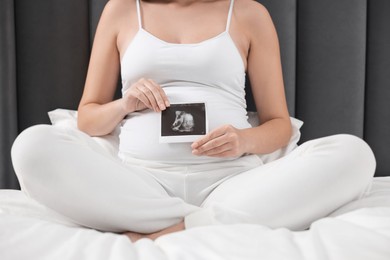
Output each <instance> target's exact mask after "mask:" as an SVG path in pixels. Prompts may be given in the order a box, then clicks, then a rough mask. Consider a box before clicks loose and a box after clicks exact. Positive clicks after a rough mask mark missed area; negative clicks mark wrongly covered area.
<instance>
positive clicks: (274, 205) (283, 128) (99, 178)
mask: <svg viewBox="0 0 390 260" xmlns="http://www.w3.org/2000/svg"><path fill="white" fill-rule="evenodd" d="M119 73H120V74H121V77H122V94H123V95H122V97H121V98H120V99H117V100H113V99H114V93H115V89H116V83H117V80H118V74H119ZM246 74H248V76H249V78H250V81H251V85H252V92H253V95H254V100H255V103H256V107H257V111H258V117H259V120H260V125H259V126H256V127H251V125H250V124H249V123H248V117H247V111H246V103H245V91H244V85H245V75H246ZM193 102H204V103H205V104H206V105H207V106H206V107H207V116H208V120H209V132H208V133H207V134H206V135H204V136H202V137H200V138H199V139H197V140H196V141H194V142H192V143H160V142H159V119H160V114H161V112H162V111H164V110H166V109H167V108H168V107H170V105H171V104H174V103H193ZM78 112H79V113H78V127H79V129H80V130H81V131H75V130H74V131H75V133H72V135H70V134H69V131H71V130H66V129H63V128H60V127H55V126H48V125H40V126H33V127H31V128H29V129H27V130H25V131H24V132H23V133H21V134H20V135H19V137H18V138H17V140H16V141H15V143H14V146H13V149H12V157H13V163H14V167H15V171H16V173H17V176H18V178H19V181H20V184H21V186H22V189H23V191H24V192H25V193H26V194H28V195H29V196H31V197H32V198H34V199H36V200H38V201H40V202H41V203H43V204H45V205H46V206H48V207H50V208H52V209H54V210H56V211H57V212H59V213H61V214H63V215H65V216H67V217H69V218H71V219H72V220H73V221H75V222H77V223H79V224H81V225H84V226H86V227H90V228H95V229H98V230H101V231H110V232H118V233H124V234H126V235H127V236H128V237H129V238H130V240H132V241H136V240H137V239H140V238H142V237H148V238H151V239H155V238H157V237H159V236H161V235H164V234H167V233H171V232H175V231H179V230H183V229H190V228H194V227H198V226H204V225H222V224H234V223H256V224H262V225H266V226H268V227H271V228H277V227H286V228H290V229H293V230H301V229H305V228H308V227H309V225H310V223H311V222H313V221H314V220H316V219H318V218H321V217H324V216H326V215H328V214H329V213H331V212H332V211H333V210H335V209H337V208H338V207H340V206H341V205H343V204H345V203H347V202H349V201H351V200H353V199H356V198H359V196H361V195H362V194H363V193H364V191H365V190H366V189H367V187H368V186H369V184H370V182H371V179H372V176H373V174H374V170H375V159H374V156H373V153H372V151H371V149H370V148H369V146H368V145H367V144H366V143H365V142H364V141H362V140H361V139H359V138H357V137H354V136H351V135H345V134H344V135H334V136H329V137H324V138H320V139H315V140H311V141H308V142H306V143H304V144H302V145H300V146H299V147H297V148H296V149H294V150H293V151H292V152H290V153H289V154H288V155H286V156H284V157H282V158H280V159H277V160H274V161H272V162H269V163H266V164H264V163H263V162H262V160H261V155H262V154H268V153H271V152H273V151H275V150H277V149H280V148H282V147H284V146H286V145H287V144H288V142H289V140H290V138H291V129H292V127H291V121H290V118H289V114H288V111H287V106H286V100H285V94H284V85H283V79H282V69H281V62H280V53H279V44H278V39H277V35H276V31H275V28H274V25H273V23H272V21H271V18H270V15H269V14H268V12H267V10H266V9H265V8H264V7H263V6H262V5H261V4H259V3H257V2H256V1H251V0H236V1H234V0H200V1H199V0H171V1H169V0H150V1H146V0H144V1H140V0H111V1H109V2H108V3H107V5H106V7H105V8H104V11H103V14H102V16H101V19H100V22H99V25H98V28H97V32H96V36H95V39H94V45H93V49H92V54H91V59H90V65H89V70H88V75H87V78H86V83H85V89H84V93H83V96H82V99H81V102H80V105H79V109H78ZM118 125H120V129H121V132H120V136H119V139H120V144H119V153H118V158H117V160H115V159H112V158H110V157H108V156H107V155H106V154H105V153H104V151H102V148H100V147H98V145H96V144H95V143H94V142H93V141H92V139H91V138H90V137H89V136H103V135H106V134H109V133H110V132H112V131H113V130H114V129H115V128H116V127H117V126H118ZM88 135H89V136H88Z"/></svg>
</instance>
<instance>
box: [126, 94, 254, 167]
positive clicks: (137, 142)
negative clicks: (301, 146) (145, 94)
mask: <svg viewBox="0 0 390 260" xmlns="http://www.w3.org/2000/svg"><path fill="white" fill-rule="evenodd" d="M166 93H167V95H168V98H169V100H170V102H171V103H177V102H180V103H182V102H206V104H207V111H206V113H207V117H208V124H209V131H212V130H213V129H215V128H217V127H219V126H222V125H226V124H230V125H233V126H234V127H236V128H240V129H242V128H248V127H250V124H249V123H248V121H247V116H246V110H245V109H244V108H240V107H237V106H234V104H233V105H232V103H231V101H230V100H223V99H221V96H220V95H218V96H215V95H213V94H210V92H207V95H183V94H182V91H181V92H180V93H174V92H173V91H170V92H169V91H166ZM198 94H199V93H198ZM188 96H190V97H188ZM200 97H201V98H200ZM119 137H120V145H119V151H120V156H121V157H126V156H129V157H133V158H138V159H143V160H152V161H158V162H166V163H175V164H180V163H182V164H189V163H190V164H196V163H205V162H215V161H221V160H226V159H223V158H213V157H206V156H201V157H199V156H195V155H193V154H192V149H191V143H190V142H188V143H160V141H159V138H160V113H156V112H154V111H152V110H144V111H141V112H135V113H132V114H130V115H129V116H128V117H127V119H125V120H124V121H123V123H122V127H121V134H120V136H119Z"/></svg>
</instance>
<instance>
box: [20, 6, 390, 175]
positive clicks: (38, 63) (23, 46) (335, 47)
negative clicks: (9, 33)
mask: <svg viewBox="0 0 390 260" xmlns="http://www.w3.org/2000/svg"><path fill="white" fill-rule="evenodd" d="M106 2H107V0H89V1H87V0H66V1H65V0H64V1H59V0H56V1H54V0H44V1H38V2H37V1H29V0H24V1H22V0H21V1H15V28H16V29H15V32H16V35H15V37H16V67H17V74H16V75H17V100H18V103H17V117H18V131H19V132H20V131H21V130H23V129H25V128H26V127H28V126H31V125H33V124H38V123H48V117H47V111H49V110H52V109H55V108H58V107H61V108H68V109H77V105H78V102H79V100H80V97H81V93H82V90H83V85H84V80H85V76H86V71H87V66H88V60H89V53H90V47H91V44H92V41H93V36H94V32H95V29H96V24H97V22H98V20H99V16H100V14H101V11H102V9H103V7H104V5H105V3H106ZM260 2H261V3H263V4H264V5H265V6H266V7H267V8H268V10H269V11H270V13H271V16H272V17H273V20H274V23H275V25H276V28H277V31H278V35H279V40H280V46H281V54H282V64H283V73H284V80H285V87H286V95H287V99H288V107H289V111H290V114H291V115H292V116H294V117H296V118H299V119H301V120H303V121H304V122H305V124H304V126H303V128H302V129H301V130H302V141H306V140H308V139H312V138H317V137H321V136H325V135H331V134H336V133H350V134H354V135H357V136H359V137H362V138H364V139H365V140H366V141H367V142H368V143H369V144H370V145H371V147H372V148H373V150H374V153H375V155H376V157H377V161H378V165H377V171H376V176H384V175H390V102H389V101H390V33H389V31H390V16H389V15H388V14H389V13H390V1H388V0H371V1H369V0H360V1H356V0H343V1H340V0H329V1H323V0H299V1H298V0H277V1H274V0H261V1H260ZM249 85H250V84H249V82H248V86H249ZM247 91H248V92H247V93H248V109H251V110H253V109H254V106H253V102H252V101H251V97H250V88H249V87H248V90H247Z"/></svg>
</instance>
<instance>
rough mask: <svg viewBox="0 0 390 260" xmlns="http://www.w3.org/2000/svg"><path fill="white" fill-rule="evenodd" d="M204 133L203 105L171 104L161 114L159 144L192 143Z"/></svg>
mask: <svg viewBox="0 0 390 260" xmlns="http://www.w3.org/2000/svg"><path fill="white" fill-rule="evenodd" d="M206 133H207V116H206V104H205V103H180V104H178V103H176V104H171V106H170V107H168V108H167V109H166V110H164V111H162V112H161V134H160V142H161V143H176V142H193V141H195V140H196V139H198V138H199V137H200V136H203V135H205V134H206Z"/></svg>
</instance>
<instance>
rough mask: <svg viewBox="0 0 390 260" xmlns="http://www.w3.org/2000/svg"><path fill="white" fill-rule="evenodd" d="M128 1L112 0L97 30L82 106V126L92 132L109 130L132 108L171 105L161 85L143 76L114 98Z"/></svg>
mask: <svg viewBox="0 0 390 260" xmlns="http://www.w3.org/2000/svg"><path fill="white" fill-rule="evenodd" d="M124 4H128V3H127V2H126V1H119V0H118V1H113V0H111V1H109V2H108V3H107V4H106V6H105V8H104V11H103V13H102V16H101V18H100V21H99V25H98V28H97V30H96V35H95V39H94V44H93V48H92V53H91V58H90V63H89V68H88V74H87V79H86V82H85V86H84V93H83V96H82V98H81V101H80V104H79V108H78V128H79V129H80V130H82V131H84V132H85V133H87V134H89V135H91V136H101V135H106V134H109V133H110V132H112V131H113V130H114V128H115V127H116V126H117V125H118V124H119V123H120V122H121V121H122V120H123V118H124V117H125V116H126V115H127V114H129V113H131V112H134V111H139V110H143V109H148V108H149V109H153V110H154V111H156V112H159V111H161V110H164V109H165V108H166V106H169V101H168V98H167V96H166V95H165V92H164V91H163V89H162V88H161V86H159V85H158V84H156V83H155V82H154V81H153V80H151V79H143V78H141V79H139V80H138V81H137V82H135V83H134V84H132V85H131V86H130V88H129V89H128V90H127V91H126V94H125V95H124V96H123V97H122V98H120V99H118V100H115V101H113V98H114V93H115V89H116V85H117V81H118V74H119V69H120V55H119V52H118V47H117V39H118V34H119V28H120V26H119V23H120V22H119V21H120V19H118V17H120V16H121V12H123V9H124V6H123V5H124ZM125 11H128V10H127V9H126V10H125ZM126 18H127V17H126ZM126 22H127V20H126Z"/></svg>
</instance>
